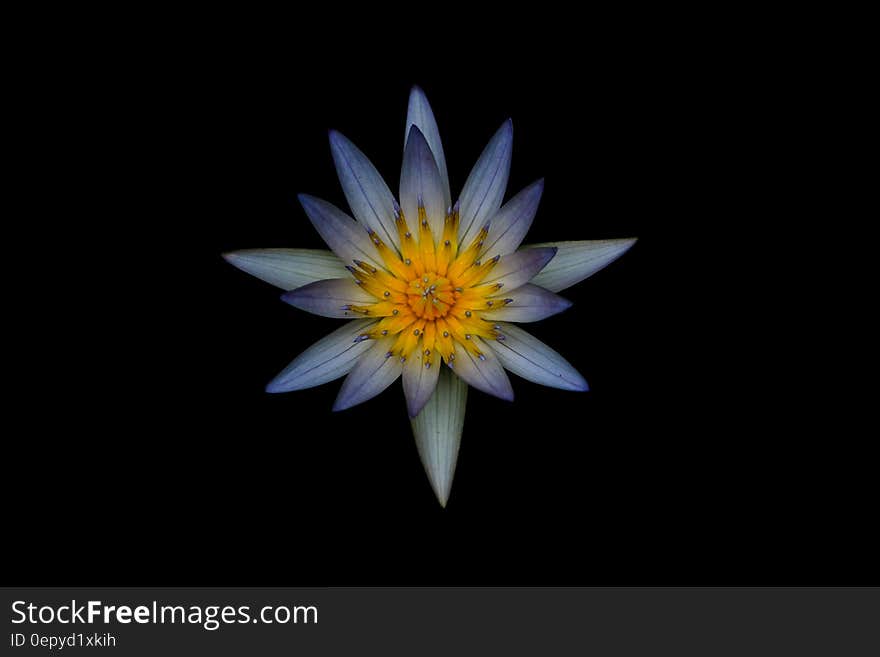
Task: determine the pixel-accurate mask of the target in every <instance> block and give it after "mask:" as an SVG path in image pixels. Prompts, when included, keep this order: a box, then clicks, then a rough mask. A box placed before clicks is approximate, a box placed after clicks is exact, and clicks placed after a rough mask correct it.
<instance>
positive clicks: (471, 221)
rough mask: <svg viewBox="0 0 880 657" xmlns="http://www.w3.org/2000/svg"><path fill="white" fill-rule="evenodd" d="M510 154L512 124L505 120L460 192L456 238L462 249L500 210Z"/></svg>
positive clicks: (508, 172) (508, 169)
mask: <svg viewBox="0 0 880 657" xmlns="http://www.w3.org/2000/svg"><path fill="white" fill-rule="evenodd" d="M512 152H513V122H511V121H510V120H509V119H508V120H507V121H505V122H504V123H503V124H502V125H501V127H500V128H499V129H498V132H496V133H495V135H494V136H493V137H492V139H490V140H489V144H488V145H487V146H486V148H485V149H484V150H483V153H482V155H480V159H479V160H477V163H476V164H475V165H474V168H473V169H472V170H471V174H470V175H469V176H468V179H467V182H465V184H464V187H463V188H462V190H461V197H460V198H459V220H460V222H461V223H460V225H459V235H460V236H461V238H462V239H461V243H462V244H464V245H465V246H467V245H468V244H470V242H471V240H473V238H474V236H475V235H476V234H477V233H478V232H479V230H480V228H482V227H483V226H484V225H485V223H486V222H487V221H489V219H491V218H492V217H493V216H495V213H496V212H497V211H498V208H499V207H501V201H502V200H503V199H504V190H505V189H506V188H507V177H508V176H509V175H510V156H511V153H512Z"/></svg>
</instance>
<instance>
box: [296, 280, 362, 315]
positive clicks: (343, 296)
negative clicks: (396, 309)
mask: <svg viewBox="0 0 880 657" xmlns="http://www.w3.org/2000/svg"><path fill="white" fill-rule="evenodd" d="M281 299H282V300H283V301H285V302H286V303H289V304H290V305H291V306H293V307H295V308H299V309H300V310H305V311H306V312H310V313H314V314H315V315H321V316H322V317H345V318H349V319H351V318H354V317H363V315H361V314H358V313H356V312H354V311H352V310H350V309H349V306H358V305H362V304H365V303H374V302H375V301H376V299H375V298H374V297H373V296H372V295H370V294H368V293H366V292H364V291H363V290H362V289H361V288H360V286H358V285H357V284H356V283H355V282H354V281H353V280H352V279H351V277H348V278H332V279H330V280H326V281H318V282H316V283H310V284H309V285H304V286H303V287H300V288H297V289H295V290H291V291H290V292H285V293H284V294H282V295H281Z"/></svg>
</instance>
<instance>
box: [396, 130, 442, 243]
mask: <svg viewBox="0 0 880 657" xmlns="http://www.w3.org/2000/svg"><path fill="white" fill-rule="evenodd" d="M420 199H421V201H422V203H423V204H424V206H425V212H426V213H427V216H428V224H429V225H430V226H431V232H432V235H433V237H434V241H435V242H436V241H437V240H438V238H439V237H440V236H441V235H442V234H443V225H444V223H445V221H446V209H447V204H446V202H445V201H444V199H443V183H442V182H441V180H440V172H439V171H438V170H437V163H436V162H435V161H434V156H433V155H432V154H431V148H430V147H429V146H428V142H427V141H425V137H424V136H423V135H422V131H421V130H419V129H418V128H416V127H413V128H412V129H411V130H410V133H409V139H408V140H407V142H406V150H405V151H404V153H403V166H402V167H401V170H400V207H401V208H403V214H404V217H405V218H406V223H407V226H409V229H410V232H412V234H413V235H417V234H418V229H419V225H418V221H419V212H418V208H419V200H420Z"/></svg>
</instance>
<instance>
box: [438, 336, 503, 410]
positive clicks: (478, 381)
mask: <svg viewBox="0 0 880 657" xmlns="http://www.w3.org/2000/svg"><path fill="white" fill-rule="evenodd" d="M454 351H455V360H453V361H452V363H451V366H452V369H453V371H454V372H455V373H456V374H457V375H458V376H460V377H461V378H462V379H464V380H465V381H466V382H467V383H469V384H470V385H472V386H473V387H474V388H476V389H477V390H482V391H483V392H485V393H486V394H489V395H493V396H495V397H499V398H501V399H506V400H507V401H513V387H512V386H511V385H510V379H508V378H507V374H505V373H504V368H503V367H501V364H500V363H499V362H498V359H497V358H496V357H495V353H494V352H493V351H492V347H491V346H490V345H489V344H488V343H486V342H483V341H481V342H480V351H482V352H483V359H480V358H477V357H476V356H472V355H471V353H470V352H469V351H468V350H467V349H465V348H464V347H463V346H462V345H460V344H459V343H457V342H456V343H455V345H454Z"/></svg>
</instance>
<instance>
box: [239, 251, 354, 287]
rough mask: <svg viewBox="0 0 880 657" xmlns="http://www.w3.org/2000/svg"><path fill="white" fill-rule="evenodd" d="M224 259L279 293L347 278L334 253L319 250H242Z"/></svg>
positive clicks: (346, 273) (341, 264) (343, 267)
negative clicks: (317, 282)
mask: <svg viewBox="0 0 880 657" xmlns="http://www.w3.org/2000/svg"><path fill="white" fill-rule="evenodd" d="M223 259H224V260H226V262H228V263H229V264H230V265H232V266H234V267H238V268H239V269H241V270H242V271H244V272H247V273H248V274H250V275H251V276H256V277H257V278H259V279H260V280H262V281H266V282H267V283H270V284H271V285H274V286H275V287H280V288H281V289H282V290H293V289H296V288H298V287H301V286H303V285H308V284H309V283H314V282H315V281H322V280H324V279H325V278H339V277H340V276H347V275H348V272H347V271H346V270H345V265H344V264H343V263H342V261H341V260H340V259H339V258H338V257H337V256H336V255H335V254H333V253H331V252H330V251H324V250H321V249H243V250H241V251H230V252H229V253H224V254H223Z"/></svg>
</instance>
